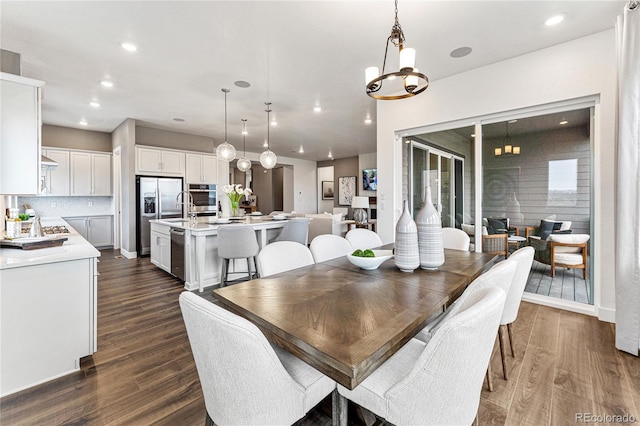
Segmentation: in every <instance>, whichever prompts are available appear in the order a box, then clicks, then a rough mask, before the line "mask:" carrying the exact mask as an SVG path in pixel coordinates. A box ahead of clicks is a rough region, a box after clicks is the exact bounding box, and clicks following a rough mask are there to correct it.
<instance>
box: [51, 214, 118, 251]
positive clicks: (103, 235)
mask: <svg viewBox="0 0 640 426" xmlns="http://www.w3.org/2000/svg"><path fill="white" fill-rule="evenodd" d="M63 219H64V220H65V222H67V223H68V224H69V226H71V227H72V228H73V229H75V230H76V232H78V234H80V235H82V237H83V238H84V239H85V240H87V241H89V242H90V243H91V244H92V245H93V246H94V247H110V246H113V216H84V217H64V218H63Z"/></svg>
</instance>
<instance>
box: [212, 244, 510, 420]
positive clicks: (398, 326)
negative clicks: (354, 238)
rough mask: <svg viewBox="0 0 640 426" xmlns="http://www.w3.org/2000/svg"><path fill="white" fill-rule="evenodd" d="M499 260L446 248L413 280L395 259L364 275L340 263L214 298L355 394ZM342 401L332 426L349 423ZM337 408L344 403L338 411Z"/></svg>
mask: <svg viewBox="0 0 640 426" xmlns="http://www.w3.org/2000/svg"><path fill="white" fill-rule="evenodd" d="M382 248H391V246H390V245H388V246H386V247H385V246H383V247H382ZM496 259H497V256H496V255H494V254H489V253H477V252H470V251H461V250H446V249H445V262H444V264H443V265H442V266H440V267H439V268H438V269H437V270H424V269H420V268H418V269H416V270H415V271H413V272H411V273H407V272H402V271H400V269H398V268H397V267H396V266H395V264H394V261H393V259H390V260H388V261H386V262H384V263H382V264H381V265H380V266H379V267H378V268H377V269H374V270H364V269H360V268H358V267H357V266H355V265H353V264H351V263H350V262H349V261H348V259H347V258H346V256H341V257H339V258H335V259H331V260H327V261H325V262H321V263H315V264H312V265H309V266H305V267H301V268H297V269H293V270H289V271H286V272H282V273H279V274H276V275H271V276H268V277H264V278H258V279H254V280H251V281H246V282H243V283H239V284H236V285H233V286H228V287H223V288H219V289H215V290H214V291H213V297H214V298H215V299H216V300H217V301H218V302H219V303H220V304H221V305H222V306H224V307H225V308H226V309H228V310H230V311H231V312H234V313H236V314H238V315H240V316H242V317H244V318H246V319H248V320H249V321H251V322H253V323H254V324H256V325H257V326H258V328H260V330H261V331H262V332H263V333H264V334H265V336H266V337H267V338H268V339H269V340H270V341H271V342H272V343H274V344H276V345H279V346H281V347H282V348H284V349H286V350H288V351H289V352H291V353H292V354H294V355H295V356H297V357H298V358H300V359H302V360H303V361H305V362H306V363H308V364H309V365H311V366H312V367H314V368H316V369H317V370H318V371H320V372H322V373H323V374H325V375H326V376H328V377H330V378H332V379H333V380H335V381H336V382H337V383H339V384H341V385H343V386H345V387H346V388H348V389H353V388H355V387H356V386H358V384H360V383H361V382H362V381H363V380H365V379H366V378H367V377H368V376H369V375H370V374H371V373H373V372H374V371H375V370H376V368H378V367H379V366H380V365H382V364H383V363H384V362H385V361H386V360H387V359H389V358H390V357H391V356H393V354H395V353H396V352H397V351H398V350H399V349H400V348H402V346H403V345H404V344H405V343H406V342H408V341H409V340H410V339H411V338H413V337H414V336H415V335H416V334H417V333H418V332H419V331H420V330H421V329H422V328H423V327H424V326H425V325H426V324H427V323H428V322H429V321H430V320H431V319H432V318H434V317H435V316H437V315H439V314H440V313H442V312H443V310H444V309H445V308H446V307H447V306H449V305H450V304H451V303H453V302H454V301H455V300H456V299H457V298H458V297H459V296H460V295H461V294H462V292H463V291H464V290H465V289H466V287H467V286H468V285H469V284H470V283H471V282H472V281H473V280H474V279H475V278H477V277H478V276H479V275H480V274H482V273H483V272H484V271H485V270H487V269H489V268H490V267H491V266H492V265H493V263H494V262H495V261H496ZM336 395H337V392H334V423H335V416H336V415H339V416H342V417H343V418H344V419H346V409H344V402H340V401H339V400H338V399H337V398H340V397H337V396H336ZM337 404H342V407H341V408H340V409H339V410H338V411H340V412H337V411H336V405H337ZM335 424H343V422H342V421H340V422H337V423H335Z"/></svg>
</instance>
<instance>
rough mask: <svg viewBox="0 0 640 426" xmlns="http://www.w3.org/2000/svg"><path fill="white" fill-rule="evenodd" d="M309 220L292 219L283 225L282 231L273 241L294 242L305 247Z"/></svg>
mask: <svg viewBox="0 0 640 426" xmlns="http://www.w3.org/2000/svg"><path fill="white" fill-rule="evenodd" d="M309 220H310V219H309V218H306V217H294V218H291V219H289V221H288V222H287V223H285V224H284V227H283V228H282V231H280V234H278V236H277V237H275V238H274V239H273V241H274V242H275V241H295V242H297V243H300V244H304V245H305V246H306V245H307V243H308V241H307V238H308V236H309Z"/></svg>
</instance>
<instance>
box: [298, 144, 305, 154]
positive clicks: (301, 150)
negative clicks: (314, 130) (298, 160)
mask: <svg viewBox="0 0 640 426" xmlns="http://www.w3.org/2000/svg"><path fill="white" fill-rule="evenodd" d="M298 152H299V153H300V154H304V148H303V147H302V145H300V149H299V150H298Z"/></svg>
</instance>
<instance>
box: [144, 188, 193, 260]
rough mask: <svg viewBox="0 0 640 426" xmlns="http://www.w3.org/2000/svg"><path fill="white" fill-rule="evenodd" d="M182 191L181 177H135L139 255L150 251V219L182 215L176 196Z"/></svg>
mask: <svg viewBox="0 0 640 426" xmlns="http://www.w3.org/2000/svg"><path fill="white" fill-rule="evenodd" d="M180 192H182V178H155V177H142V176H138V177H136V196H137V200H138V201H137V207H136V212H137V215H138V218H137V220H136V227H137V240H136V249H137V251H138V255H139V256H147V255H148V254H149V253H150V252H151V224H150V223H149V221H150V220H154V219H168V218H175V217H182V203H180V204H179V203H178V202H177V201H176V198H177V197H178V194H180Z"/></svg>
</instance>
